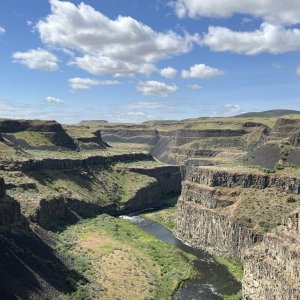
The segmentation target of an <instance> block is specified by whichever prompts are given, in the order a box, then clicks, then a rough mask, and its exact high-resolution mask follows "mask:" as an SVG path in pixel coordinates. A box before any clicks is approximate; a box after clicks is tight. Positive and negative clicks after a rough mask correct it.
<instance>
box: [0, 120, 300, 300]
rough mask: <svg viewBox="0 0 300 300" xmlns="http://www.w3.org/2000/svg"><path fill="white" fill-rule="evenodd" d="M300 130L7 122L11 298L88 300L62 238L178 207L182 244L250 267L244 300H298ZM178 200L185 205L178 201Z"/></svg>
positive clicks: (1, 201)
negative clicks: (124, 218) (75, 229)
mask: <svg viewBox="0 0 300 300" xmlns="http://www.w3.org/2000/svg"><path fill="white" fill-rule="evenodd" d="M299 130H300V122H299V117H298V116H296V115H283V116H282V117H273V118H272V117H269V118H265V117H251V116H250V117H249V116H248V117H235V118H234V117H233V118H199V119H188V120H183V121H149V122H145V123H143V124H113V123H108V122H105V121H92V122H88V121H85V122H81V123H79V124H77V125H60V124H58V123H57V122H55V121H51V122H50V121H47V122H44V121H28V120H1V121H0V135H1V140H0V150H1V157H0V178H1V179H0V235H1V243H0V247H1V249H2V250H3V253H6V254H5V255H6V257H7V258H9V259H2V260H1V261H0V265H1V273H0V275H1V285H0V292H1V295H5V297H6V298H5V299H49V298H55V297H58V296H59V295H68V294H72V293H74V292H76V293H79V292H78V291H79V290H78V289H77V287H76V286H77V285H76V284H75V283H76V282H80V286H82V285H85V282H87V281H90V282H91V280H89V279H87V278H86V277H85V276H83V273H80V271H79V269H78V270H77V269H76V270H74V269H73V268H72V267H71V266H72V262H71V261H70V260H69V259H68V258H67V257H64V254H62V253H61V252H60V251H59V250H58V248H57V246H56V245H60V242H58V241H57V236H56V234H57V233H58V232H62V235H58V236H59V237H60V238H61V237H64V231H65V230H66V229H67V228H68V226H77V225H76V224H77V223H78V224H79V225H78V226H79V227H78V228H79V229H78V230H82V228H81V227H80V226H81V225H80V224H81V222H83V224H87V225H86V226H90V225H88V224H90V223H84V222H85V221H84V220H85V219H86V220H87V222H89V221H88V220H89V219H90V220H93V218H96V219H95V220H97V221H95V222H100V223H99V226H100V227H99V228H102V227H101V226H104V225H101V222H104V223H105V222H111V223H112V224H113V226H115V227H114V228H116V230H118V228H119V227H121V228H123V226H125V225H123V224H122V223H115V222H117V221H113V219H109V218H106V217H103V219H101V218H100V219H97V218H98V216H99V215H104V216H105V215H107V214H108V215H110V216H112V217H114V216H120V215H124V214H130V213H132V212H136V211H141V210H144V209H149V208H152V209H153V208H154V209H161V208H164V207H166V206H169V205H174V204H176V209H175V216H174V222H175V224H176V226H175V228H174V232H175V233H176V235H177V236H178V237H179V238H180V239H181V240H183V241H185V242H187V243H189V244H190V245H192V246H193V247H195V248H200V249H204V250H205V251H208V252H209V253H211V254H213V255H217V256H221V257H227V258H230V259H235V260H239V261H241V262H242V263H243V265H244V278H243V282H242V285H243V291H242V293H243V298H244V299H299V298H300V286H299V282H300V267H299V265H300V264H299V257H300V248H299V247H300V246H299V245H300V244H299V242H300V236H299V235H300V232H299V230H300V229H299V204H300V173H299V170H300V145H299V141H298V140H299ZM176 195H180V196H179V199H178V201H177V203H175V201H174V200H170V199H174V196H176ZM98 220H99V221H98ZM101 220H102V221H101ZM91 222H93V221H91ZM72 224H75V225H72ZM126 226H127V225H126ZM126 226H125V227H124V228H125V229H126V228H127V227H126ZM101 230H102V231H103V230H106V229H105V228H104V229H103V228H102V229H101ZM132 230H133V229H132ZM67 232H69V231H68V230H67ZM103 232H104V231H103ZM107 232H108V231H107ZM71 233H72V234H74V233H73V232H71ZM89 234H90V233H87V232H85V231H83V233H82V236H79V237H78V236H76V239H78V241H80V239H83V238H84V237H86V236H89ZM114 234H115V233H114ZM128 235H130V233H128ZM104 237H105V239H108V234H107V233H105V234H104V233H103V237H102V239H104ZM69 238H70V237H69ZM93 238H96V237H93ZM76 241H77V240H76ZM89 242H90V243H91V241H90V240H89ZM82 243H83V242H82ZM84 243H86V241H85V242H84ZM84 243H83V244H80V245H81V246H80V247H81V248H82V247H83V248H84V247H85V246H84V245H85V244H84ZM116 243H117V242H116ZM118 243H119V242H118ZM62 244H63V245H65V246H66V244H67V242H66V241H64V242H63V243H62ZM118 245H119V244H118ZM65 246H64V247H65ZM119 246H120V245H119ZM119 246H118V247H119ZM70 247H71V246H70ZM72 247H73V246H72ZM81 248H80V249H81ZM74 249H75V248H74ZM89 249H90V248H89ZM92 249H93V251H94V250H95V249H94V248H92ZM116 249H118V248H116ZM68 251H69V250H68ZM80 251H81V250H80ZM89 251H92V250H89ZM95 251H96V250H95ZM114 251H117V250H114ZM122 251H123V252H124V253H127V252H126V251H128V249H127V248H126V249H125V248H124V249H123V250H122ZM143 251H144V250H143ZM75 252H76V251H75ZM117 252H118V251H117ZM117 252H108V254H107V255H112V253H117ZM30 253H31V254H30ZM92 253H93V252H92ZM103 255H104V256H105V255H106V254H103ZM137 255H140V254H137ZM104 256H103V257H104ZM127 256H128V254H123V257H127ZM101 257H102V256H101ZM103 257H102V258H103ZM102 258H101V259H102ZM127 258H128V260H130V259H133V258H130V259H129V256H128V257H127ZM118 259H119V258H118ZM34 261H35V262H34ZM75 261H76V260H75ZM45 262H48V263H46V265H47V267H46V268H45V270H44V271H42V270H41V266H42V265H43V264H45ZM135 263H137V262H135ZM12 268H15V271H14V272H10V276H7V277H5V272H7V270H10V269H12ZM18 270H21V271H20V272H19V271H18ZM18 272H19V275H18ZM43 272H45V274H44V273H43ZM153 272H154V273H153V274H158V273H159V272H158V271H157V272H158V273H155V272H156V271H154V270H153ZM22 274H23V275H22ZM66 274H68V276H66ZM99 276H100V275H99ZM101 276H102V275H101ZM101 276H100V277H101ZM143 276H144V275H143ZM147 276H150V277H151V276H152V275H149V274H148V275H147ZM153 276H154V275H153ZM155 276H158V275H155ZM164 276H166V275H164ZM23 277H24V278H23ZM67 278H68V280H67ZM103 280H104V279H103ZM168 280H170V279H168ZM180 280H183V277H180V276H179V277H178V284H180ZM70 281H71V282H72V284H70ZM89 284H90V283H89ZM89 284H87V285H89ZM95 284H96V283H95ZM101 284H104V286H106V284H107V282H106V281H105V280H104V281H101ZM101 284H100V285H99V282H98V281H97V289H99V295H100V294H101V295H105V293H106V292H105V291H103V290H101ZM145 284H146V283H145ZM14 286H15V287H14ZM106 288H107V289H109V288H108V287H106ZM174 289H176V287H174ZM154 290H155V289H154ZM154 290H153V291H152V290H151V288H150V287H149V293H150V294H151V293H152V294H151V295H152V296H153V295H154V294H153V293H155V291H154ZM170 291H171V289H170ZM156 292H157V291H156ZM103 293H104V294H103ZM157 293H159V292H157ZM170 293H171V292H170ZM108 294H109V290H108V291H107V295H108ZM150 294H149V295H150ZM149 295H148V296H149ZM168 295H169V294H168ZM152 296H151V297H152ZM74 297H75V296H74ZM84 297H87V296H86V294H85V296H84ZM84 297H83V298H84ZM111 297H112V296H111ZM145 297H146V296H145ZM149 297H150V296H149ZM151 297H150V298H151ZM153 297H155V296H153ZM161 297H162V296H161ZM164 297H166V296H164ZM168 297H169V296H168ZM70 299H72V298H70ZM95 299H96V298H95ZM124 299H125V298H124ZM145 299H146V298H145ZM160 299H163V298H160ZM164 299H165V298H164Z"/></svg>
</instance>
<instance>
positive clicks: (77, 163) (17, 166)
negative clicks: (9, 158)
mask: <svg viewBox="0 0 300 300" xmlns="http://www.w3.org/2000/svg"><path fill="white" fill-rule="evenodd" d="M143 160H153V157H152V156H151V155H150V154H143V153H137V154H120V155H114V156H109V157H105V156H91V157H88V158H84V159H51V158H48V159H41V160H29V161H21V162H13V163H8V164H6V165H5V166H4V168H5V169H7V170H10V171H23V172H28V171H35V170H41V169H48V170H51V169H54V170H55V169H56V170H63V169H72V168H80V167H86V166H93V165H94V166H95V165H106V164H113V163H118V162H132V161H143Z"/></svg>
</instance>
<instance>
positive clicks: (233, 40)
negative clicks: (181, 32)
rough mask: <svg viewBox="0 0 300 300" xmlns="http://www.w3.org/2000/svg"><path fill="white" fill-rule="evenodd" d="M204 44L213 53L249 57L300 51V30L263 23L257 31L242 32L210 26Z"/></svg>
mask: <svg viewBox="0 0 300 300" xmlns="http://www.w3.org/2000/svg"><path fill="white" fill-rule="evenodd" d="M299 3H300V1H299ZM202 44H203V45H206V46H208V47H209V48H210V49H211V50H213V51H230V52H234V53H240V54H247V55H256V54H259V53H263V52H269V53H273V54H279V53H284V52H289V51H299V50H300V29H297V28H290V29H285V28H284V27H282V26H281V25H272V24H268V23H263V24H262V25H261V26H260V28H259V29H257V30H255V31H246V32H240V31H232V30H231V29H228V28H225V27H213V26H210V27H209V29H208V33H207V34H205V36H204V38H203V40H202Z"/></svg>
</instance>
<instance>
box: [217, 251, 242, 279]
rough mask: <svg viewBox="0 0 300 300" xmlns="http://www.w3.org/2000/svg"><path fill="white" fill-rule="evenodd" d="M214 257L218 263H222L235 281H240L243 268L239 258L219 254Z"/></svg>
mask: <svg viewBox="0 0 300 300" xmlns="http://www.w3.org/2000/svg"><path fill="white" fill-rule="evenodd" d="M214 258H215V260H216V261H217V262H218V263H219V264H221V265H224V266H225V267H226V268H227V270H228V272H229V273H230V274H232V276H233V277H234V278H235V279H236V280H237V281H239V282H241V281H242V280H243V275H244V268H243V264H242V262H241V261H240V260H237V259H233V258H227V257H221V256H215V257H214Z"/></svg>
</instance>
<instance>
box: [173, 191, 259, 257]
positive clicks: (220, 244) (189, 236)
mask: <svg viewBox="0 0 300 300" xmlns="http://www.w3.org/2000/svg"><path fill="white" fill-rule="evenodd" d="M185 193H186V192H185V187H183V194H184V195H185ZM205 194H206V195H208V196H209V193H207V191H205ZM198 199H199V200H198V202H199V201H200V202H201V203H202V204H203V205H202V204H200V203H198V204H197V203H195V202H193V201H186V200H185V199H183V197H181V198H180V200H179V201H178V203H177V209H176V228H177V229H176V233H177V235H178V236H179V237H180V238H181V239H183V240H184V241H186V242H188V243H189V244H191V245H192V246H194V247H196V248H202V249H204V250H206V251H208V252H210V253H213V254H218V255H222V256H231V257H235V258H241V257H242V253H243V251H244V250H245V249H247V248H249V247H251V246H253V245H254V244H255V243H257V242H258V241H259V240H260V239H261V236H259V235H257V234H255V233H254V232H253V231H252V230H251V229H249V228H247V227H246V226H245V225H244V224H242V223H240V222H238V221H235V220H233V219H231V218H229V217H228V216H225V215H222V214H221V213H218V212H216V211H213V210H211V209H209V208H207V207H206V206H212V205H213V204H209V202H210V201H209V198H208V199H205V195H202V196H200V197H199V198H198ZM204 205H206V206H204Z"/></svg>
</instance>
